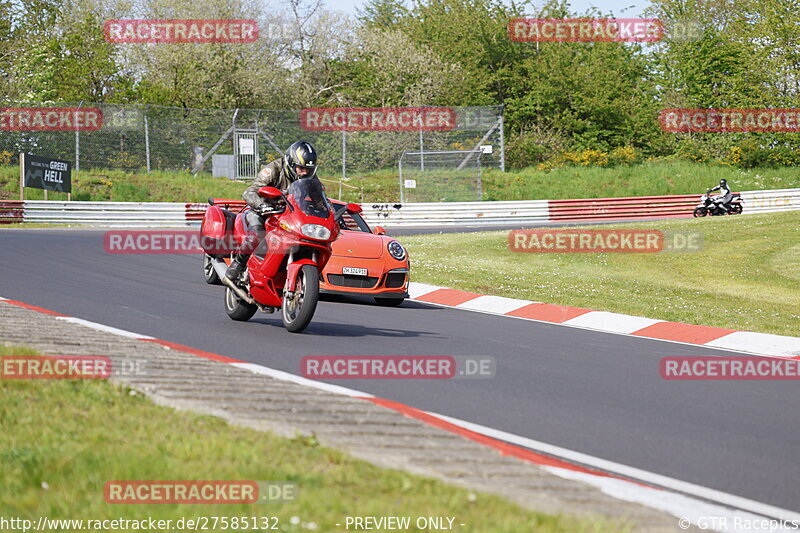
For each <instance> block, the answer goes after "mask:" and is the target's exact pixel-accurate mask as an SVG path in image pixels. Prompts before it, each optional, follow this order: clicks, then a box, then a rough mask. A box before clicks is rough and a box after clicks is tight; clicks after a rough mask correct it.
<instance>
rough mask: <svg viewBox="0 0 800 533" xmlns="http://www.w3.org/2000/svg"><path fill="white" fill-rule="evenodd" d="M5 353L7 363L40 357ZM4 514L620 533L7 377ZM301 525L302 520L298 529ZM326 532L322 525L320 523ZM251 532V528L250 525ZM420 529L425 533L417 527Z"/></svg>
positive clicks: (312, 445) (111, 392) (215, 424)
mask: <svg viewBox="0 0 800 533" xmlns="http://www.w3.org/2000/svg"><path fill="white" fill-rule="evenodd" d="M33 354H35V351H33V350H31V349H28V348H18V347H5V346H2V345H0V355H33ZM0 427H2V431H0V472H2V483H1V484H0V517H4V518H6V519H8V518H12V517H17V518H24V519H29V520H33V521H34V524H35V523H36V520H38V517H39V516H47V517H50V518H55V519H59V518H60V519H114V518H127V519H143V518H147V517H153V518H156V519H172V520H177V519H178V518H181V517H187V518H196V517H198V516H211V517H213V516H228V517H235V516H238V517H252V516H276V517H279V520H280V526H281V529H280V530H282V531H308V530H312V529H315V530H317V531H321V532H330V531H343V530H344V529H343V527H336V526H335V524H336V523H343V520H344V518H345V516H348V515H349V516H383V515H392V516H412V517H417V516H455V517H457V520H458V523H462V522H463V523H465V524H467V527H464V528H459V529H463V530H464V531H480V532H489V533H491V532H496V533H511V532H519V533H530V532H531V531H536V532H568V531H597V532H600V531H609V530H615V531H618V530H619V529H618V527H616V526H611V525H610V524H608V523H602V522H600V521H598V522H588V521H578V520H576V519H573V518H570V517H563V516H548V515H544V514H540V513H535V512H532V511H528V510H524V509H522V508H520V507H518V506H516V505H514V504H512V503H509V502H507V501H506V500H503V499H501V498H499V497H495V496H491V495H486V494H480V493H479V494H474V493H472V492H470V491H468V490H465V489H461V488H456V487H452V486H449V485H447V484H445V483H443V482H441V481H438V480H433V479H428V478H423V477H420V476H415V475H411V474H407V473H404V472H400V471H395V470H387V469H381V468H378V467H376V466H373V465H370V464H368V463H365V462H362V461H359V460H356V459H352V458H349V457H348V456H346V455H345V454H343V453H341V452H339V451H336V450H332V449H328V448H324V447H321V446H319V445H317V444H316V441H315V439H313V438H308V437H302V438H300V437H298V438H296V439H286V438H280V437H276V436H274V435H272V434H269V433H263V432H258V431H254V430H250V429H246V428H240V427H233V426H230V425H228V424H227V423H226V422H224V421H223V420H221V419H218V418H214V417H210V416H198V415H193V414H191V413H186V412H178V411H175V410H172V409H169V408H166V407H159V406H156V405H154V404H153V403H152V402H151V401H150V400H148V399H146V398H144V397H143V396H142V395H141V394H137V393H135V392H133V391H130V390H129V389H127V388H124V387H119V386H115V385H112V384H110V383H107V382H103V381H95V380H86V381H77V380H74V381H61V380H29V381H11V380H0ZM191 479H194V480H257V481H283V482H285V481H288V482H293V483H296V484H297V486H298V492H299V496H298V498H297V499H296V500H295V501H293V502H291V503H284V504H271V505H202V506H201V505H152V504H150V505H110V504H107V503H105V501H104V496H103V488H104V485H105V483H106V482H107V481H111V480H191ZM292 517H298V518H299V519H300V523H299V524H292V523H291V519H292ZM310 523H313V524H316V527H315V528H314V527H311V526H310V525H309V524H310ZM248 531H250V530H249V529H248ZM410 531H417V529H414V528H412V529H410Z"/></svg>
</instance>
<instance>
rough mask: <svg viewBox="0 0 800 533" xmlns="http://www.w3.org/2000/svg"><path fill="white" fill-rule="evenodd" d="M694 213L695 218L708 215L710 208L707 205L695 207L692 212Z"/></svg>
mask: <svg viewBox="0 0 800 533" xmlns="http://www.w3.org/2000/svg"><path fill="white" fill-rule="evenodd" d="M692 214H693V215H694V216H695V218H697V217H704V216H706V215H707V214H708V208H706V207H695V208H694V213H692Z"/></svg>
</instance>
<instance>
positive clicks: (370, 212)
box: [0, 188, 800, 228]
mask: <svg viewBox="0 0 800 533" xmlns="http://www.w3.org/2000/svg"><path fill="white" fill-rule="evenodd" d="M741 195H742V199H743V200H744V214H755V213H772V212H777V211H791V210H800V188H798V189H779V190H767V191H744V192H742V193H741ZM699 199H700V195H699V194H684V195H675V196H641V197H632V198H588V199H575V200H526V201H511V202H442V203H421V204H402V205H401V204H392V203H385V204H380V203H376V204H365V205H362V208H363V209H364V212H363V215H364V218H365V219H366V220H367V222H369V223H370V224H372V225H376V224H379V225H385V226H387V227H396V228H402V227H420V226H442V227H445V226H448V227H453V226H483V227H491V226H502V225H511V224H537V223H547V222H591V221H609V220H620V221H625V220H648V219H661V218H687V217H691V216H692V211H693V209H694V206H695V205H696V204H697V202H698V201H699ZM206 207H208V204H204V203H202V204H201V203H166V202H161V203H155V202H153V203H150V202H57V201H41V200H29V201H16V200H2V201H0V224H3V223H10V222H22V221H24V222H39V223H49V224H73V225H79V224H80V225H87V226H107V227H115V226H116V227H131V226H134V227H136V226H138V227H176V226H196V225H199V224H200V221H201V220H202V218H203V213H204V212H205V210H206Z"/></svg>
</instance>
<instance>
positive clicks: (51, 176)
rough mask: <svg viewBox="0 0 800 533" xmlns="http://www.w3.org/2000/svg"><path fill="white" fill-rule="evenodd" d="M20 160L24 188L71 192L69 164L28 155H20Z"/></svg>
mask: <svg viewBox="0 0 800 533" xmlns="http://www.w3.org/2000/svg"><path fill="white" fill-rule="evenodd" d="M20 160H21V161H20V164H21V165H22V176H23V185H24V186H25V187H33V188H34V189H45V190H47V191H57V192H72V163H71V162H69V161H63V160H61V159H51V158H49V157H39V156H36V155H30V154H20Z"/></svg>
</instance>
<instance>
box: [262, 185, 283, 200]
mask: <svg viewBox="0 0 800 533" xmlns="http://www.w3.org/2000/svg"><path fill="white" fill-rule="evenodd" d="M258 195H259V196H260V197H261V198H267V199H269V200H275V199H276V198H280V197H281V196H283V195H282V194H281V191H279V190H278V189H276V188H275V187H261V188H260V189H258Z"/></svg>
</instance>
